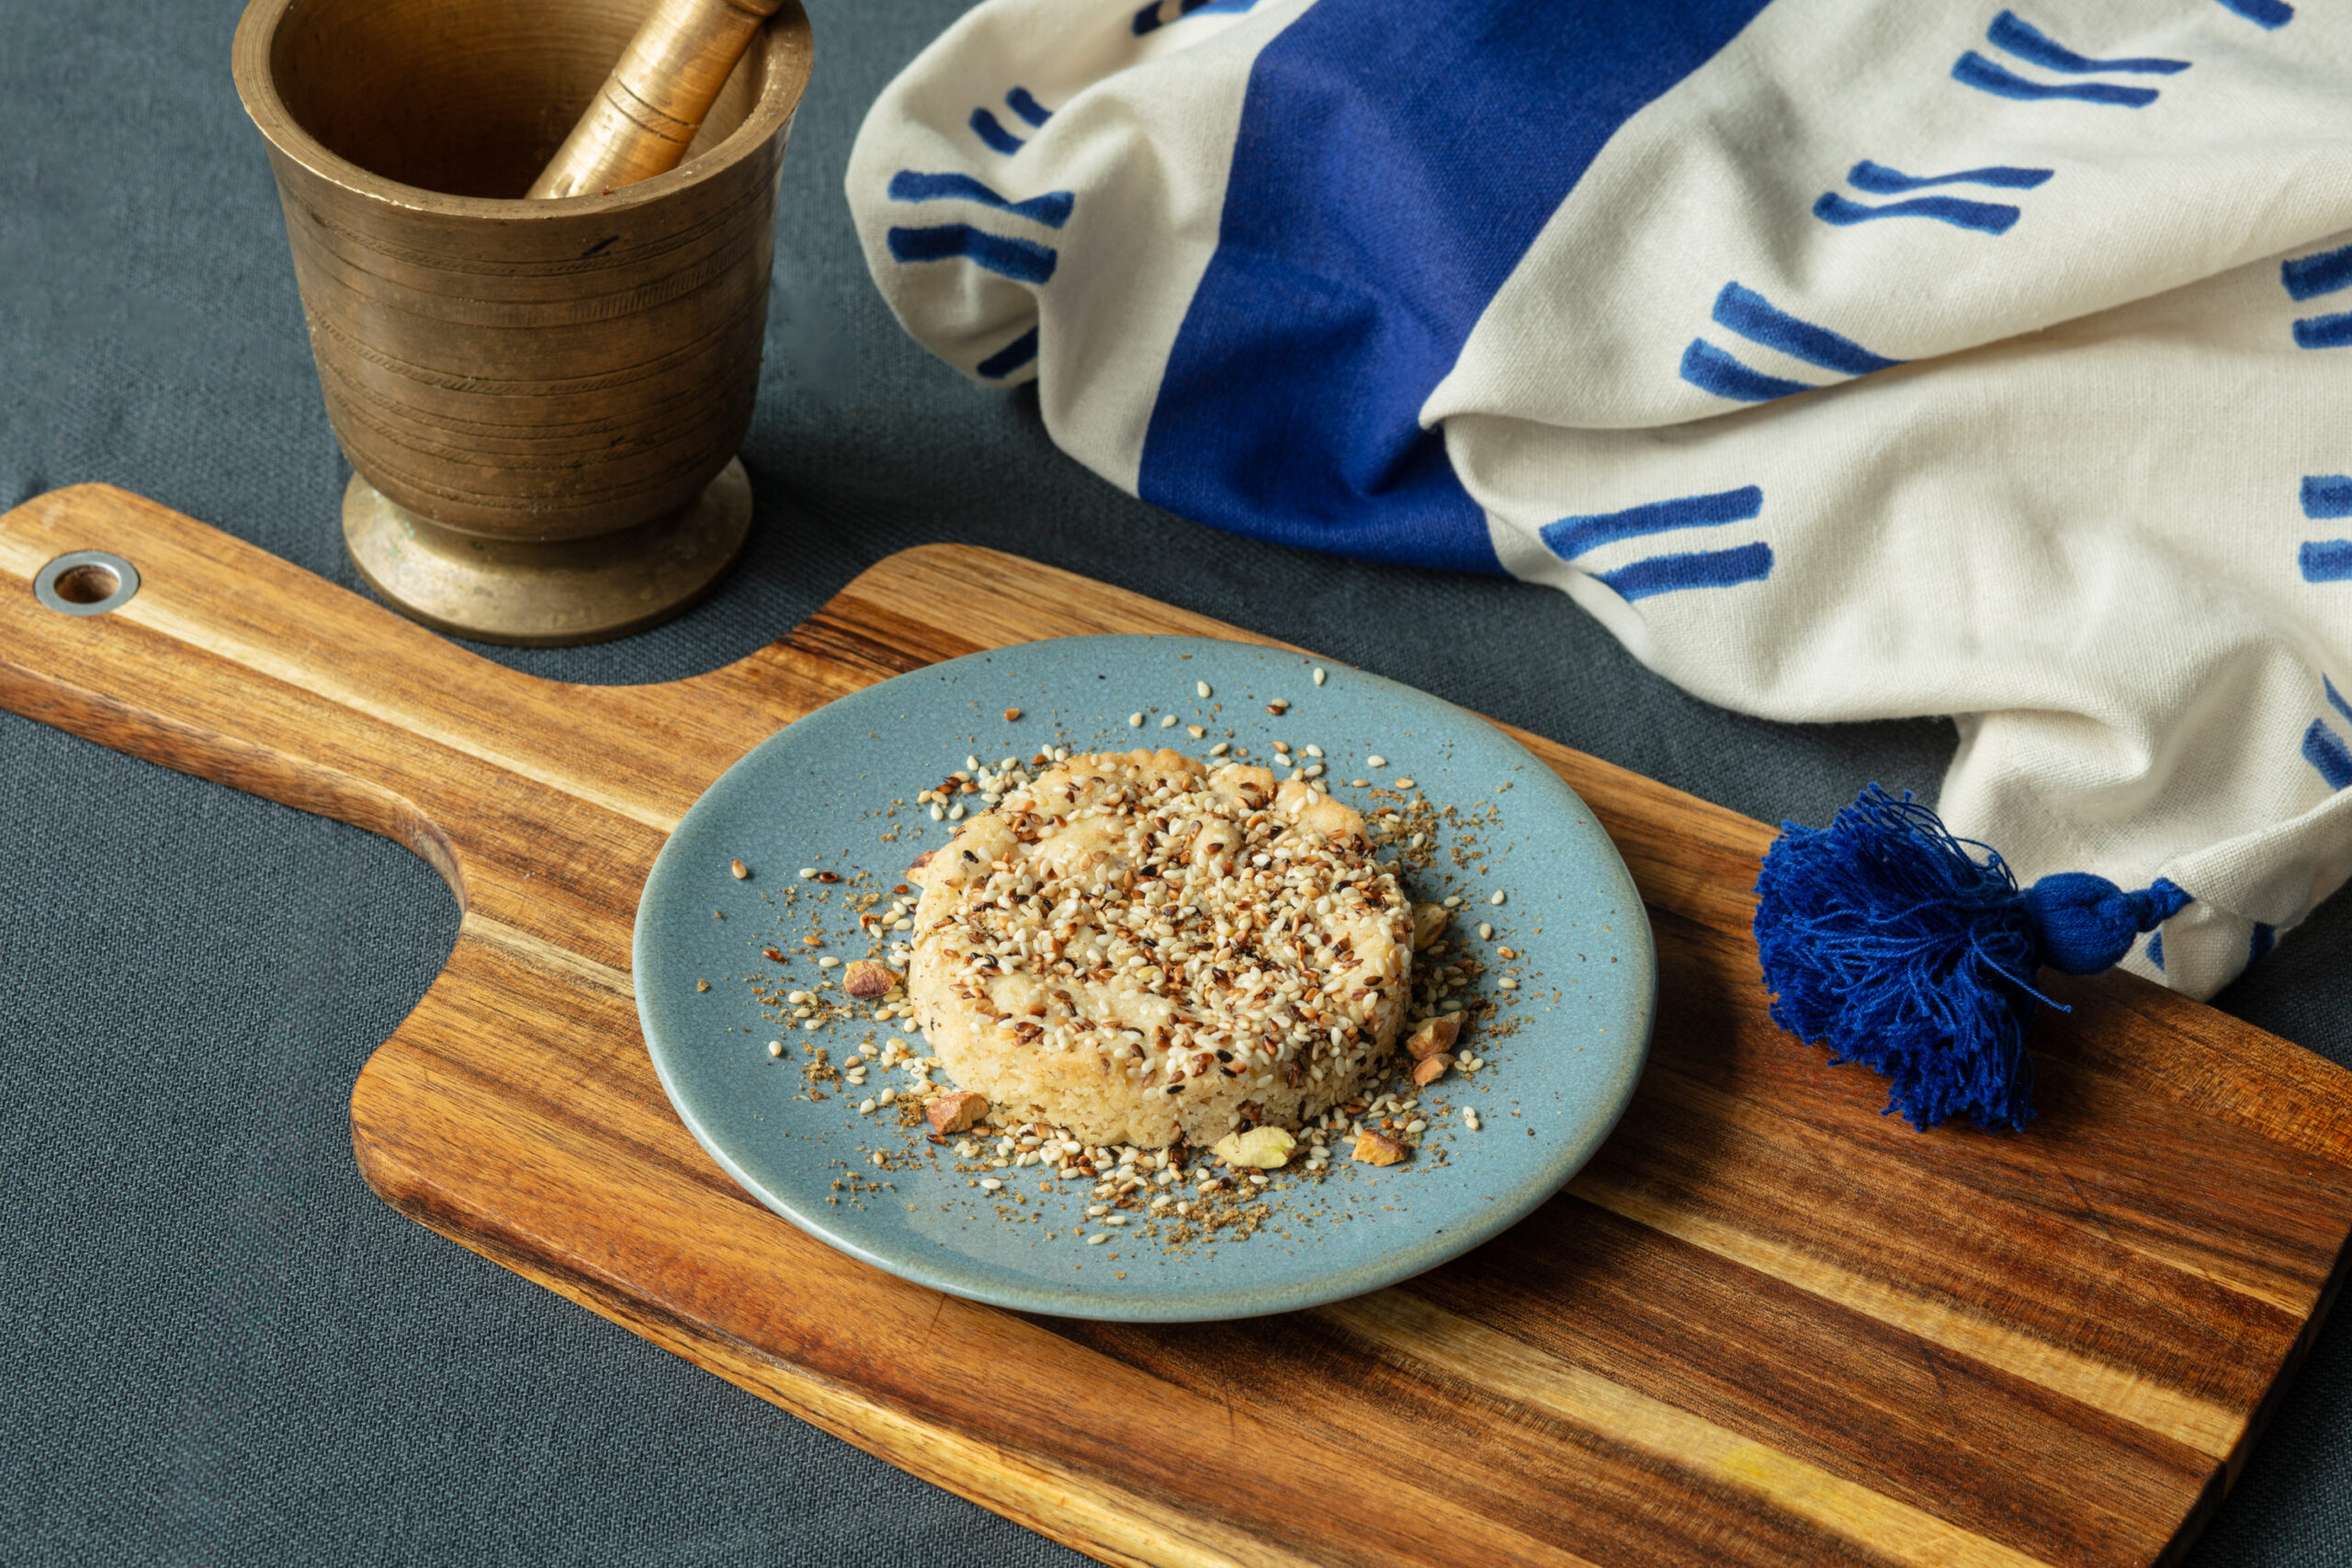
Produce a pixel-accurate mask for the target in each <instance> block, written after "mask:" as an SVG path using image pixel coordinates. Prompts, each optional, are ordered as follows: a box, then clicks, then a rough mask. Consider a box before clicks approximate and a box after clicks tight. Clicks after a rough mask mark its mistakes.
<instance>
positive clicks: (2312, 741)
mask: <svg viewBox="0 0 2352 1568" xmlns="http://www.w3.org/2000/svg"><path fill="white" fill-rule="evenodd" d="M2303 761H2306V762H2309V763H2310V764H2311V765H2312V767H2314V768H2317V769H2318V770H2319V776H2320V777H2322V778H2324V779H2325V780H2326V781H2327V787H2328V788H2330V789H2342V788H2343V787H2344V786H2345V785H2346V784H2352V751H2347V750H2345V749H2344V742H2343V741H2341V740H2338V739H2336V738H2335V731H2334V730H2332V729H2330V728H2328V727H2327V721H2326V720H2325V719H2324V718H2315V719H2313V720H2312V727H2311V728H2309V729H2306V730H2304V731H2303Z"/></svg>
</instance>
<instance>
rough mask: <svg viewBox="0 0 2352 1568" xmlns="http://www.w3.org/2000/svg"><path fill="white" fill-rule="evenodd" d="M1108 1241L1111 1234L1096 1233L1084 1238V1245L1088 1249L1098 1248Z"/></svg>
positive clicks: (1104, 1232)
mask: <svg viewBox="0 0 2352 1568" xmlns="http://www.w3.org/2000/svg"><path fill="white" fill-rule="evenodd" d="M1110 1239H1111V1233H1110V1232H1109V1231H1096V1232H1095V1233H1094V1234H1093V1235H1091V1236H1088V1237H1087V1238H1086V1245H1087V1246H1089V1247H1100V1246H1102V1245H1103V1243H1104V1242H1106V1241H1108V1240H1110Z"/></svg>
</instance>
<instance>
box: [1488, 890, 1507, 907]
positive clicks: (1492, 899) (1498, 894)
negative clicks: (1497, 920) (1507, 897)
mask: <svg viewBox="0 0 2352 1568" xmlns="http://www.w3.org/2000/svg"><path fill="white" fill-rule="evenodd" d="M1502 901H1503V890H1502V889H1501V888H1499V887H1498V888H1496V889H1495V890H1494V892H1493V893H1492V894H1491V895H1489V896H1488V897H1487V903H1489V904H1499V903H1501V902H1502Z"/></svg>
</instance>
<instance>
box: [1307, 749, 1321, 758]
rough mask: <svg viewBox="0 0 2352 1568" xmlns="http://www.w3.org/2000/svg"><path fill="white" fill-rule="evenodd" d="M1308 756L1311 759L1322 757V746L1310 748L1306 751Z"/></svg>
mask: <svg viewBox="0 0 2352 1568" xmlns="http://www.w3.org/2000/svg"><path fill="white" fill-rule="evenodd" d="M1306 754H1307V755H1308V756H1310V757H1320V756H1321V755H1323V748H1322V747H1320V746H1309V747H1308V748H1307V749H1306Z"/></svg>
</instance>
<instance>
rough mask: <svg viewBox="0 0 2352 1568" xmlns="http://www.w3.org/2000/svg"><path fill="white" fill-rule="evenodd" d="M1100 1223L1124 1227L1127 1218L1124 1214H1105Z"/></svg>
mask: <svg viewBox="0 0 2352 1568" xmlns="http://www.w3.org/2000/svg"><path fill="white" fill-rule="evenodd" d="M1126 1223H1127V1217H1126V1215H1125V1214H1105V1215H1103V1224H1106V1225H1124V1224H1126Z"/></svg>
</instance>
